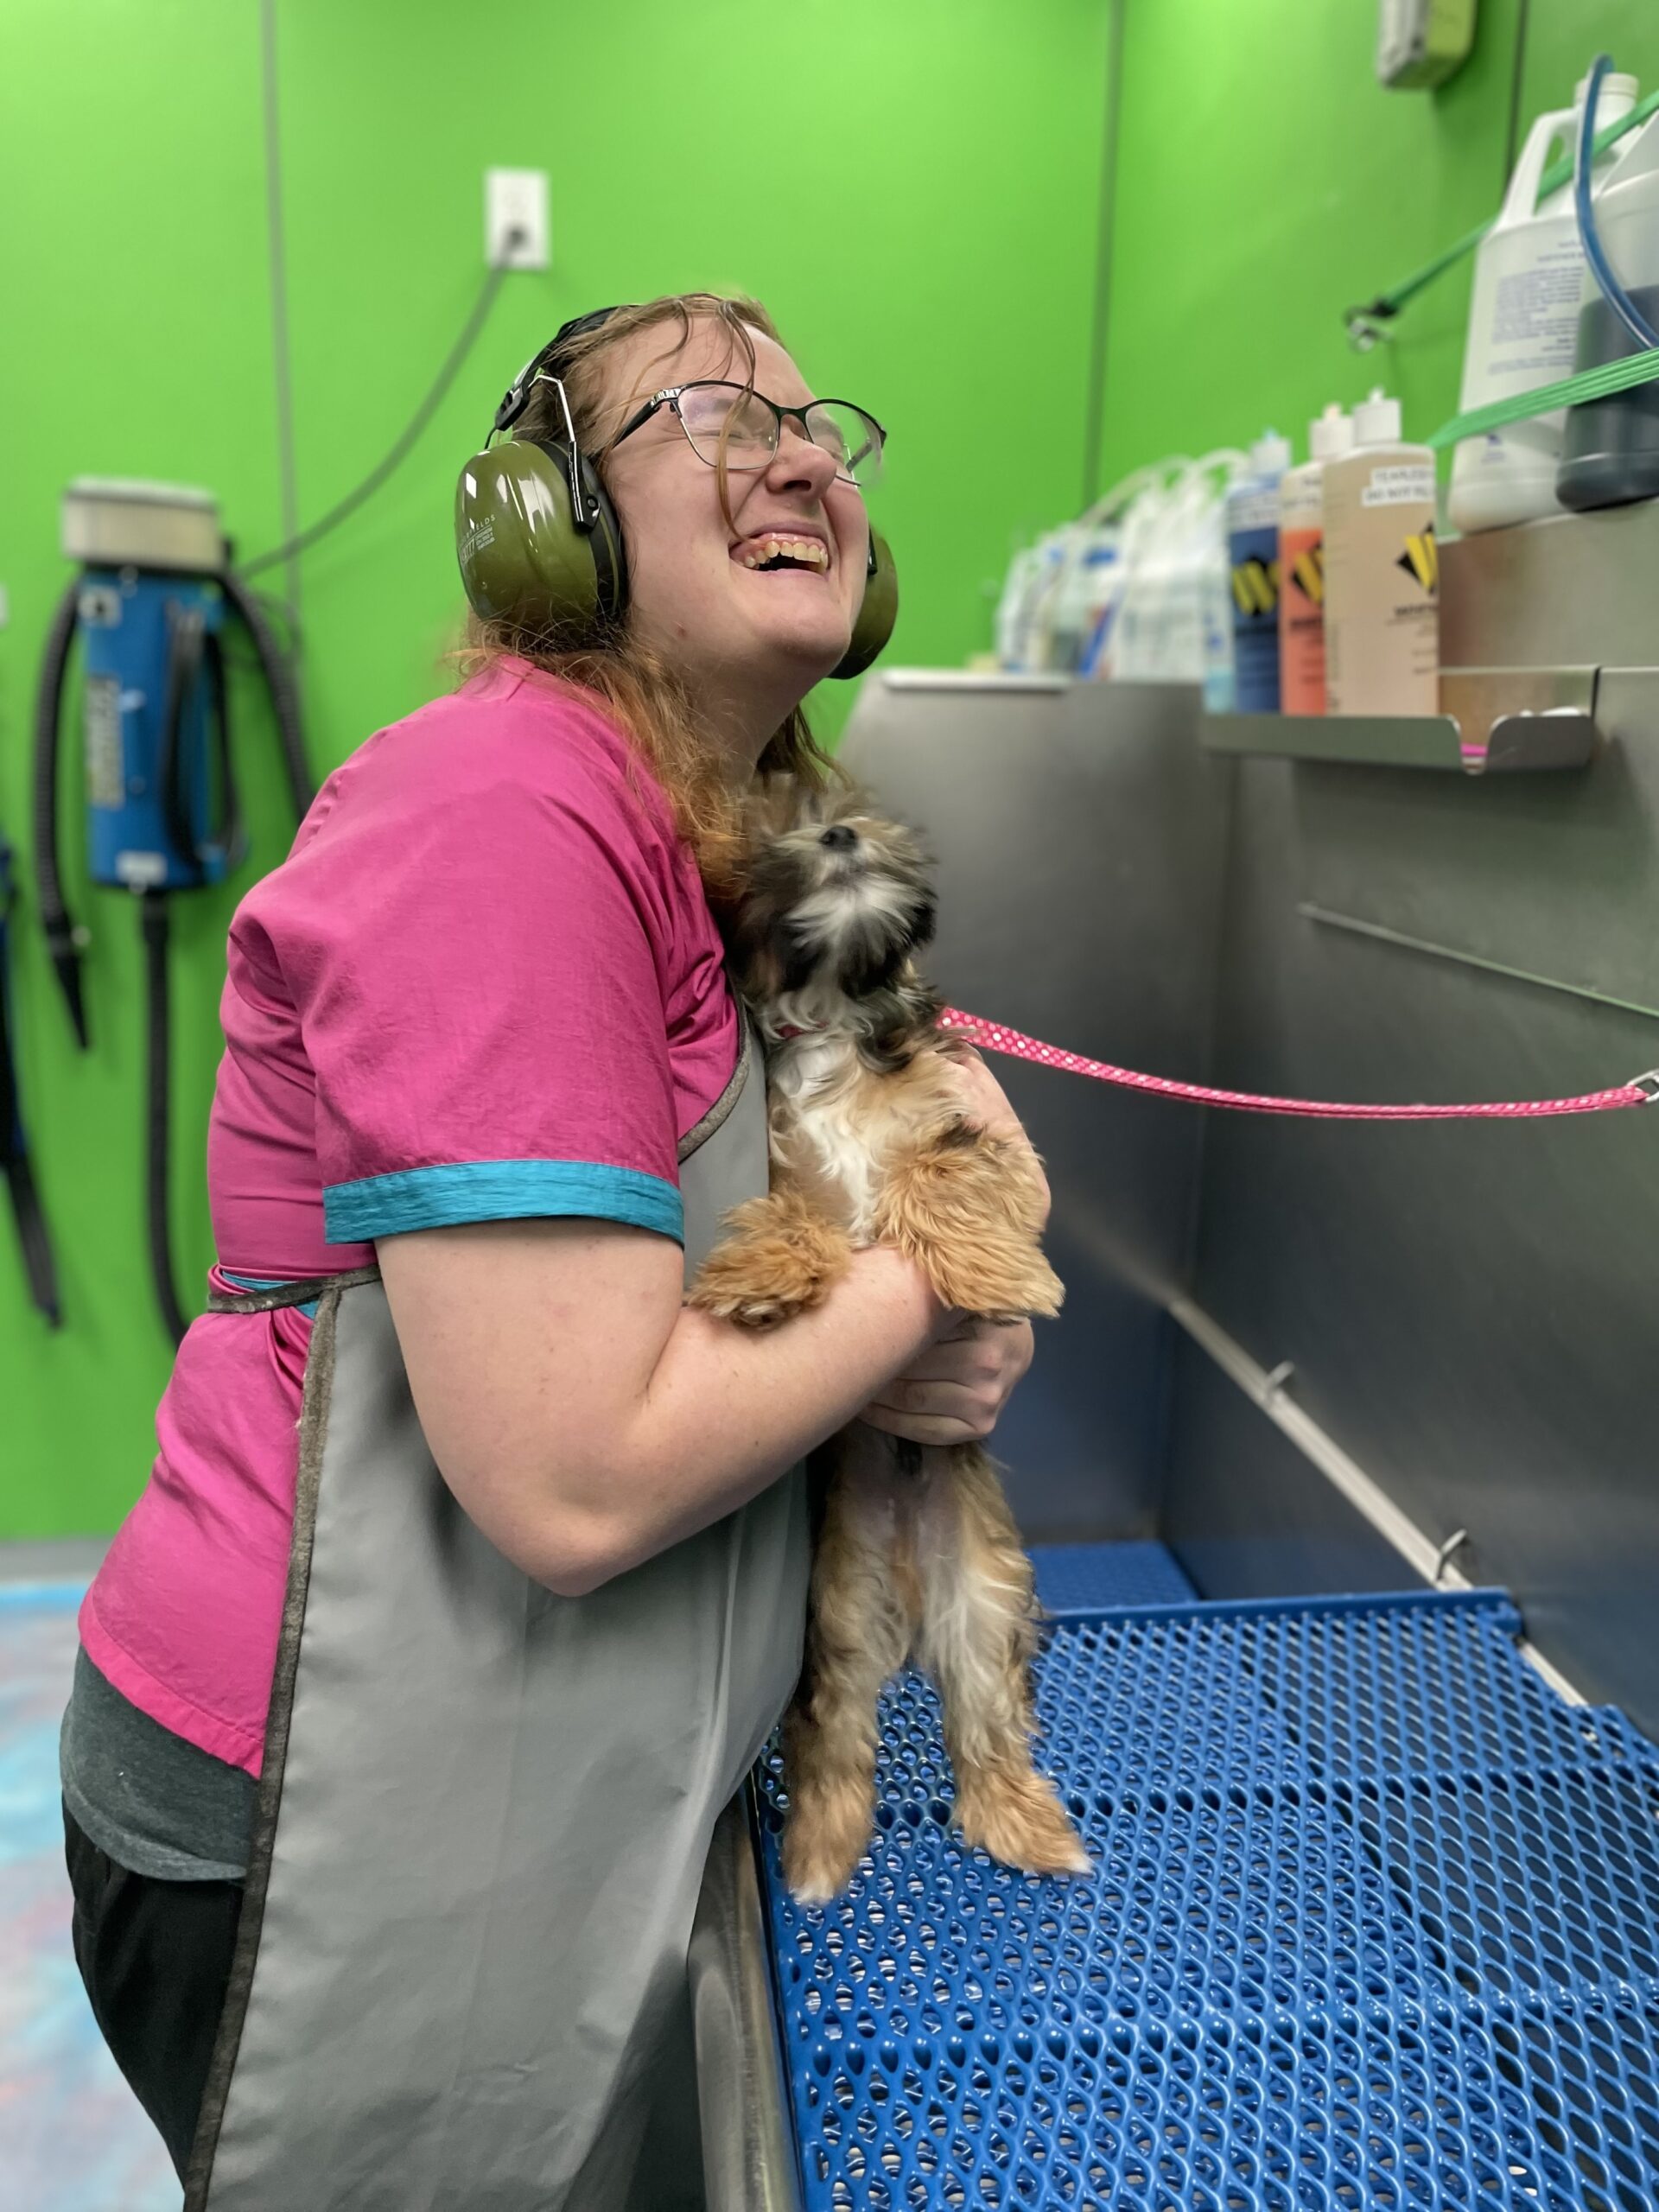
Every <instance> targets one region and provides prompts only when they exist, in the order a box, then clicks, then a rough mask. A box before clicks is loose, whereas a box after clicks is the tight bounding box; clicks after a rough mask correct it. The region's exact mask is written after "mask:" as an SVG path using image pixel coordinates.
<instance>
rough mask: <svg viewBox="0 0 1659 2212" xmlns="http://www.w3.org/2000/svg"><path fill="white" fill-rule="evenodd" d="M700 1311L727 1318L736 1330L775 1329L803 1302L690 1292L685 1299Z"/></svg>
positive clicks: (799, 1308) (718, 1317)
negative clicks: (793, 1302) (795, 1302)
mask: <svg viewBox="0 0 1659 2212" xmlns="http://www.w3.org/2000/svg"><path fill="white" fill-rule="evenodd" d="M688 1302H689V1303H690V1305H692V1306H696V1309H697V1311H698V1313H712V1314H713V1315H714V1317H715V1320H717V1321H731V1322H734V1323H735V1325H737V1327H739V1328H740V1329H755V1330H760V1329H776V1328H779V1327H781V1326H782V1325H783V1324H784V1322H785V1321H788V1320H791V1319H793V1318H794V1316H795V1315H796V1314H797V1313H804V1311H805V1306H806V1301H802V1302H799V1303H797V1304H791V1302H790V1301H789V1300H787V1299H783V1298H750V1297H747V1296H746V1295H744V1294H743V1293H741V1292H733V1293H732V1294H729V1295H724V1294H720V1293H717V1292H707V1291H693V1293H692V1294H691V1297H690V1300H689V1301H688Z"/></svg>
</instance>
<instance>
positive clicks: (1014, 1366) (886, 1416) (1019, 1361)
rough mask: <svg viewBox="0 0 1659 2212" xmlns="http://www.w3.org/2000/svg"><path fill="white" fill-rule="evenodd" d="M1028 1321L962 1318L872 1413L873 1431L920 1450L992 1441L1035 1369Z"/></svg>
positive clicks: (890, 1388) (894, 1384)
mask: <svg viewBox="0 0 1659 2212" xmlns="http://www.w3.org/2000/svg"><path fill="white" fill-rule="evenodd" d="M1031 1354H1032V1334H1031V1324H1030V1322H1029V1321H988V1320H985V1319H982V1317H979V1316H974V1315H969V1316H966V1317H964V1319H963V1321H962V1323H961V1325H959V1326H958V1328H957V1330H956V1331H955V1332H954V1333H953V1334H951V1335H950V1336H948V1337H943V1338H938V1340H937V1341H936V1342H935V1343H933V1344H930V1345H929V1346H928V1348H927V1350H926V1351H924V1352H923V1353H922V1354H921V1355H920V1357H918V1359H917V1360H916V1362H915V1363H914V1365H913V1366H911V1367H909V1368H907V1369H906V1370H905V1372H904V1374H902V1375H899V1376H895V1377H894V1378H893V1381H892V1382H891V1383H888V1384H887V1388H886V1389H884V1390H883V1391H881V1392H880V1395H878V1397H877V1398H876V1399H875V1400H874V1403H873V1404H871V1405H870V1406H868V1407H867V1408H866V1409H865V1411H864V1414H863V1418H864V1420H866V1421H868V1422H869V1424H870V1426H871V1427H873V1428H880V1429H885V1430H886V1431H887V1433H888V1434H889V1435H891V1436H905V1437H908V1438H909V1439H910V1440H912V1442H913V1443H917V1444H963V1443H970V1442H973V1441H976V1440H977V1439H979V1438H981V1437H986V1436H988V1435H989V1434H990V1433H991V1431H992V1430H993V1429H994V1428H995V1427H996V1423H997V1420H998V1417H999V1416H1000V1414H1001V1411H1002V1408H1003V1407H1004V1406H1005V1405H1006V1404H1007V1400H1008V1395H1009V1393H1010V1392H1011V1391H1012V1389H1014V1384H1015V1383H1017V1382H1018V1381H1019V1380H1020V1376H1022V1375H1023V1374H1024V1373H1025V1371H1026V1370H1027V1367H1029V1366H1030V1364H1031Z"/></svg>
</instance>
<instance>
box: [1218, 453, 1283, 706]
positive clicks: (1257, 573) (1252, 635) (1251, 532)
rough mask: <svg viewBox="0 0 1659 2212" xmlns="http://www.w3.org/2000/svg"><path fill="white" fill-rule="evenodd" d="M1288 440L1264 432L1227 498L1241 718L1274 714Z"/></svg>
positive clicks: (1236, 694) (1235, 692)
mask: <svg viewBox="0 0 1659 2212" xmlns="http://www.w3.org/2000/svg"><path fill="white" fill-rule="evenodd" d="M1289 466H1290V441H1289V439H1288V438H1281V436H1280V435H1279V433H1278V432H1277V431H1276V430H1267V431H1264V432H1263V433H1262V436H1261V437H1259V438H1258V439H1257V440H1256V442H1255V444H1254V445H1253V446H1252V447H1251V448H1250V460H1249V472H1248V474H1246V475H1245V477H1244V478H1243V481H1242V482H1241V483H1238V484H1236V485H1235V486H1233V488H1232V490H1231V491H1230V492H1229V493H1228V494H1227V560H1228V567H1229V572H1230V582H1231V586H1232V594H1233V700H1234V704H1235V706H1236V709H1237V710H1238V712H1239V713H1240V714H1245V715H1273V714H1277V712H1278V711H1279V489H1280V484H1281V480H1282V478H1283V476H1284V474H1285V471H1286V470H1287V468H1288V467H1289Z"/></svg>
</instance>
